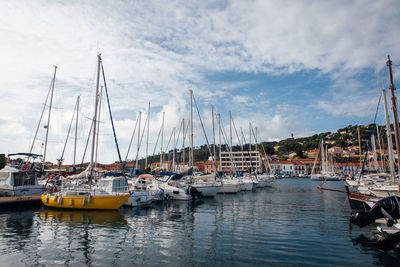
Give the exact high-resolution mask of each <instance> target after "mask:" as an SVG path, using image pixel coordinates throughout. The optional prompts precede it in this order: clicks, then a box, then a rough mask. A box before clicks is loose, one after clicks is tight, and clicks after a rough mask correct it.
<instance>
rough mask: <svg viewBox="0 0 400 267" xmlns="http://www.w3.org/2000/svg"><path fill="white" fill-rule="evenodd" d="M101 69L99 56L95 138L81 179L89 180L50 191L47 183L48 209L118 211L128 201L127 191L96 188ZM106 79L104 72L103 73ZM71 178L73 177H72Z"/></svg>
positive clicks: (94, 124) (94, 125) (44, 201)
mask: <svg viewBox="0 0 400 267" xmlns="http://www.w3.org/2000/svg"><path fill="white" fill-rule="evenodd" d="M100 68H101V69H103V68H102V61H101V55H100V54H99V55H98V69H97V85H96V96H95V109H94V117H93V136H92V153H91V161H90V165H89V166H88V168H87V169H86V170H85V171H84V172H82V173H81V174H80V175H79V176H80V178H85V177H86V178H87V180H86V181H85V183H75V184H73V183H71V182H70V181H68V182H65V181H63V182H62V185H61V187H60V188H59V189H57V187H55V189H56V190H54V191H53V190H49V189H50V188H54V187H51V186H52V184H51V182H50V183H47V185H48V187H46V190H45V193H43V194H42V195H41V200H42V203H43V204H44V205H45V206H47V207H53V208H62V209H87V210H117V209H119V208H120V207H121V206H122V204H124V202H126V201H127V199H128V198H129V196H130V194H129V193H126V192H125V191H118V190H117V191H111V192H110V191H109V190H105V189H102V188H101V187H98V186H94V184H93V180H94V179H93V178H94V160H93V159H94V152H95V145H96V128H97V127H96V126H97V123H98V121H97V112H98V103H99V82H100ZM103 78H104V71H103ZM70 178H71V177H70ZM48 182H49V181H48Z"/></svg>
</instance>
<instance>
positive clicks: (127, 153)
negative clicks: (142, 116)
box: [124, 116, 139, 165]
mask: <svg viewBox="0 0 400 267" xmlns="http://www.w3.org/2000/svg"><path fill="white" fill-rule="evenodd" d="M138 122H139V120H138V116H137V117H136V123H135V127H134V129H133V132H132V136H131V141H130V142H129V146H128V151H126V156H125V163H124V165H125V164H126V160H127V159H128V155H129V151H130V150H131V146H132V142H133V137H134V136H135V132H136V127H137V125H138Z"/></svg>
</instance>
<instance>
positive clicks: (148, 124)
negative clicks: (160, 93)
mask: <svg viewBox="0 0 400 267" xmlns="http://www.w3.org/2000/svg"><path fill="white" fill-rule="evenodd" d="M149 130H150V101H149V110H148V113H147V138H146V160H145V161H146V162H145V166H146V167H145V170H147V157H148V151H149Z"/></svg>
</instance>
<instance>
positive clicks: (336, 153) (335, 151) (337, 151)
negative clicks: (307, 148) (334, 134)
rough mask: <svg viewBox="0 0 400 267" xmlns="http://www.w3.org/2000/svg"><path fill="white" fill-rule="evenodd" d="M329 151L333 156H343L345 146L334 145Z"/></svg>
mask: <svg viewBox="0 0 400 267" xmlns="http://www.w3.org/2000/svg"><path fill="white" fill-rule="evenodd" d="M328 152H329V153H331V154H332V155H333V156H339V157H341V156H342V155H343V148H341V147H339V146H333V147H331V148H328Z"/></svg>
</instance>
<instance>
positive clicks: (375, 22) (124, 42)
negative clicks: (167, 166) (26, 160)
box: [0, 0, 400, 164]
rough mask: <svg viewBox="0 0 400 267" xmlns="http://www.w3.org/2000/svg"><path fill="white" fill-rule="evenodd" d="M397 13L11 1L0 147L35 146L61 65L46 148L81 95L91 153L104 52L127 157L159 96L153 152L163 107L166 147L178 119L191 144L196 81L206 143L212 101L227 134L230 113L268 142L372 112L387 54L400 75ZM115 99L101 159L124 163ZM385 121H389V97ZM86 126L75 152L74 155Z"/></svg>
mask: <svg viewBox="0 0 400 267" xmlns="http://www.w3.org/2000/svg"><path fill="white" fill-rule="evenodd" d="M398 25H400V5H399V4H398V1H396V0H382V1H368V0H362V1H348V0H343V1H341V0H336V1H312V0H299V1H285V0H281V1H268V0H254V1H246V0H240V1H239V0H238V1H215V0H214V1H206V0H205V1H174V0H170V1H151V0H150V1H147V0H146V1H126V0H125V1H119V0H113V1H73V0H71V1H40V0H30V1H28V0H26V1H24V0H21V1H8V0H0V40H1V42H0V58H1V60H0V73H1V79H2V81H1V83H0V101H1V105H0V114H1V116H0V153H5V154H8V153H15V152H28V151H29V149H30V146H31V144H32V141H33V138H34V135H35V131H36V127H37V125H38V122H39V119H40V116H41V112H42V109H43V107H44V103H45V99H46V96H47V94H48V90H49V86H50V83H51V80H52V77H53V72H54V67H53V66H54V65H56V66H57V67H58V68H57V74H56V81H55V86H54V99H53V108H52V111H51V117H50V123H49V138H48V149H47V153H46V159H47V160H49V161H53V162H55V160H56V159H57V158H60V157H61V154H62V151H63V147H64V144H65V140H66V139H67V133H68V128H69V125H70V122H71V119H72V114H73V112H74V106H75V103H76V99H77V97H78V96H80V98H81V102H80V112H79V126H78V134H77V142H78V147H77V152H76V153H77V162H80V161H81V160H82V158H83V151H84V148H85V144H86V142H87V137H88V135H89V129H90V124H91V119H92V118H93V113H94V101H95V100H94V99H95V90H96V71H97V69H96V66H97V54H98V53H100V54H101V56H102V60H103V65H104V71H105V76H106V81H107V88H108V94H109V100H110V105H111V110H112V115H113V118H114V124H115V129H116V135H117V139H118V142H119V147H120V151H121V155H122V158H123V159H125V157H127V158H128V159H135V158H136V154H137V147H138V146H137V141H136V140H137V132H136V133H135V136H134V142H133V144H132V146H131V148H130V153H129V154H128V156H126V154H127V151H128V147H129V142H130V139H131V136H132V133H133V129H134V127H135V122H136V121H137V116H138V113H139V112H142V113H143V114H142V121H141V122H142V123H141V126H142V127H141V128H143V125H144V121H145V118H146V116H147V109H148V103H149V102H150V103H151V104H150V105H151V110H150V124H149V138H148V139H149V141H148V144H149V145H148V149H147V150H148V154H150V155H151V154H152V153H153V151H154V150H155V151H156V153H158V152H159V151H160V143H161V141H159V142H158V144H157V146H156V140H157V136H158V133H159V131H160V129H161V124H162V114H163V112H164V114H165V127H164V137H163V150H166V149H167V148H168V149H171V148H172V147H173V142H172V141H171V142H170V144H169V145H168V147H167V143H168V140H169V139H170V138H171V136H172V133H173V128H174V127H175V128H176V130H175V131H176V138H177V141H176V146H177V147H181V146H182V133H181V134H180V137H179V138H180V139H179V140H178V133H179V128H180V123H181V121H182V119H185V123H186V124H187V122H188V120H189V118H190V95H189V90H190V89H191V90H193V94H194V96H195V99H196V103H197V105H198V108H199V112H200V115H201V116H200V118H201V121H200V118H199V116H198V114H197V111H196V110H194V113H193V114H194V115H193V123H194V144H195V145H197V146H198V145H202V144H205V143H206V138H205V135H204V133H203V130H202V127H201V122H202V123H203V124H204V127H205V131H206V135H207V139H208V141H209V142H210V143H212V142H213V138H212V113H211V106H212V105H214V107H215V111H216V113H219V114H220V116H221V124H222V128H223V129H224V131H225V132H226V134H227V135H228V138H229V111H231V113H232V117H233V120H234V123H235V125H236V128H237V131H238V132H239V135H241V134H240V132H241V130H240V129H242V131H243V135H244V136H245V139H246V141H247V142H248V141H249V130H248V129H249V123H251V124H252V126H253V127H257V139H258V141H277V140H282V139H286V138H288V137H290V136H291V134H292V133H293V135H294V137H304V136H310V135H313V134H315V133H319V132H327V131H331V132H335V131H337V130H338V129H340V128H343V127H346V126H347V125H350V124H351V125H355V124H369V123H373V121H374V115H375V110H376V108H377V105H378V101H379V97H380V94H381V90H382V89H383V88H385V89H388V87H389V78H388V69H387V66H386V61H387V56H388V55H390V57H391V60H392V61H393V64H392V69H393V74H394V84H395V86H400V46H399V43H400V30H399V27H398ZM387 94H388V92H387ZM397 97H398V96H397ZM105 99H106V98H105V97H103V98H102V111H101V117H100V134H99V147H98V161H100V162H103V163H111V162H114V161H116V160H118V155H117V150H116V148H115V144H114V139H113V135H112V130H111V123H110V119H109V115H108V110H107V108H106V105H107V104H106V101H105ZM388 101H390V99H389V98H388ZM43 118H44V119H43V122H42V124H41V125H40V127H39V129H40V130H39V132H38V137H37V141H36V142H35V146H34V150H33V152H35V153H43V145H42V144H43V142H44V140H45V128H44V127H43V126H44V125H45V124H47V118H48V109H46V110H45V113H44V115H43ZM377 122H378V123H380V124H383V123H384V121H383V109H382V105H381V106H380V108H379V112H378V117H377ZM215 127H216V128H218V126H217V124H216V125H215ZM74 129H75V127H74V126H73V127H72V128H71V134H70V136H69V138H68V139H67V140H68V142H67V144H66V149H65V153H64V159H65V160H64V162H65V163H69V164H70V163H72V161H73V154H74V152H73V150H74V148H73V147H74V146H73V143H74V136H75V130H74ZM141 131H142V132H143V129H141ZM216 135H217V137H216V139H217V141H216V142H218V134H216ZM252 138H253V140H254V136H253V137H252ZM233 139H234V140H233V142H234V143H238V138H237V137H236V135H234V137H233ZM241 139H242V140H243V137H241ZM146 140H147V135H144V136H143V140H142V145H141V146H140V149H139V156H140V157H142V156H144V155H145V154H146V143H147V142H146ZM185 145H188V136H186V141H185ZM90 148H91V147H90V146H89V148H88V151H90ZM88 154H89V152H88V153H86V158H84V161H88V160H89V156H88Z"/></svg>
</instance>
